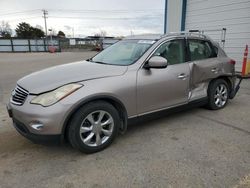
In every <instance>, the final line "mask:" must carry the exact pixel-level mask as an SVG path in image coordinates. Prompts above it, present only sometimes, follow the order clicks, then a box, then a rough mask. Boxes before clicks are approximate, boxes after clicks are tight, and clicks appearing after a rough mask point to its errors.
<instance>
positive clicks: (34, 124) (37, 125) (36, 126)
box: [30, 122, 43, 131]
mask: <svg viewBox="0 0 250 188" xmlns="http://www.w3.org/2000/svg"><path fill="white" fill-rule="evenodd" d="M30 125H31V127H32V128H33V129H35V130H38V131H40V130H42V129H43V124H42V123H40V122H31V123H30Z"/></svg>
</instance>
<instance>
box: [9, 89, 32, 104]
mask: <svg viewBox="0 0 250 188" xmlns="http://www.w3.org/2000/svg"><path fill="white" fill-rule="evenodd" d="M28 95H29V92H28V91H27V90H26V89H24V88H22V87H20V86H19V85H17V86H16V88H15V89H14V90H13V91H12V93H11V103H13V104H15V105H22V104H23V103H24V102H25V99H26V98H27V96H28Z"/></svg>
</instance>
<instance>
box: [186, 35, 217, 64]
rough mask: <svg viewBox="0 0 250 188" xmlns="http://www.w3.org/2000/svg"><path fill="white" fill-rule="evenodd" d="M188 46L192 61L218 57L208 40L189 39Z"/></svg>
mask: <svg viewBox="0 0 250 188" xmlns="http://www.w3.org/2000/svg"><path fill="white" fill-rule="evenodd" d="M188 46H189V54H190V60H191V61H196V60H202V59H208V58H213V57H216V53H215V52H214V50H213V49H212V47H211V45H210V43H209V42H208V41H203V40H189V41H188Z"/></svg>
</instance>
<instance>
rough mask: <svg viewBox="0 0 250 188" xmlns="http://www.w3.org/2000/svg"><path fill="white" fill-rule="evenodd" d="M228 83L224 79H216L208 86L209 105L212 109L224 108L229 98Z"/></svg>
mask: <svg viewBox="0 0 250 188" xmlns="http://www.w3.org/2000/svg"><path fill="white" fill-rule="evenodd" d="M228 88H229V87H228V84H227V82H226V81H225V80H223V79H218V80H214V81H213V82H212V83H211V84H210V85H209V88H208V107H209V108H210V109H211V110H218V109H222V108H224V107H225V106H226V104H227V102H228V98H229V89H228Z"/></svg>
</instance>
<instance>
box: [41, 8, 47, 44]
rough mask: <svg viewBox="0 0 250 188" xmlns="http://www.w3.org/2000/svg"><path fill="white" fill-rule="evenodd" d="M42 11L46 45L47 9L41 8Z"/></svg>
mask: <svg viewBox="0 0 250 188" xmlns="http://www.w3.org/2000/svg"><path fill="white" fill-rule="evenodd" d="M42 11H43V18H44V25H45V37H46V44H47V46H48V41H47V20H46V19H47V18H48V11H47V10H45V9H44V10H42Z"/></svg>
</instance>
